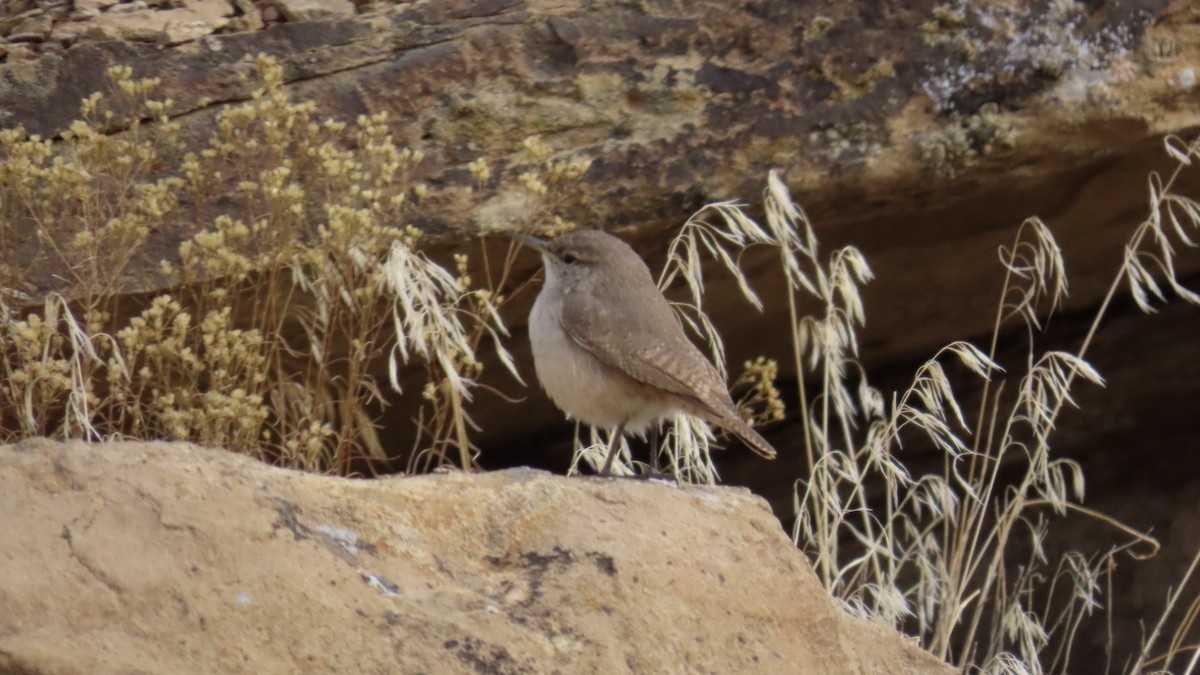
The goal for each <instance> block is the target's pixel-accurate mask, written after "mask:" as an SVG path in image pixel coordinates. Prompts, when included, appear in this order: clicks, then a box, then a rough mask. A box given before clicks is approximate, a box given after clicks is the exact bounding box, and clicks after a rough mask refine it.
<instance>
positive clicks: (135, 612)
mask: <svg viewBox="0 0 1200 675" xmlns="http://www.w3.org/2000/svg"><path fill="white" fill-rule="evenodd" d="M0 518H2V519H3V520H4V522H6V523H9V524H10V526H6V527H4V528H0V551H3V554H2V555H0V580H2V583H0V607H3V608H4V611H3V613H0V671H4V672H12V671H16V672H21V673H76V672H90V673H102V672H131V671H139V672H190V673H202V672H222V673H234V672H247V673H251V672H252V673H275V672H278V673H298V672H313V673H318V672H319V673H327V672H340V673H350V672H395V673H417V672H427V673H435V672H437V673H440V672H487V673H553V672H561V673H621V672H636V673H655V672H688V673H696V672H714V673H743V672H757V673H766V672H780V673H783V672H787V673H882V672H887V673H896V674H901V673H948V672H950V669H949V668H948V667H946V666H945V665H944V664H941V663H940V662H938V661H937V660H935V659H933V658H932V657H931V656H929V655H927V654H926V653H924V652H922V651H921V650H919V649H918V648H917V647H916V646H915V645H913V644H911V643H906V641H904V640H903V639H902V638H901V637H900V636H898V635H896V634H894V633H890V631H888V630H887V629H884V628H882V627H879V626H876V625H873V624H869V623H866V622H863V621H860V620H857V619H853V618H852V617H850V616H848V615H847V614H845V613H843V612H842V611H840V610H839V609H838V608H837V607H836V606H835V605H834V604H833V602H832V601H830V600H829V599H828V597H827V596H826V595H825V593H824V592H823V591H822V589H821V587H820V585H819V583H818V581H817V579H816V577H815V576H814V575H813V573H812V571H811V569H810V568H809V567H808V563H807V562H806V561H805V560H804V559H803V557H802V556H801V555H800V554H799V553H797V552H796V550H795V549H794V548H793V547H792V545H791V543H790V542H789V541H788V539H787V537H785V536H784V534H783V532H782V531H781V530H780V528H779V523H778V521H776V520H775V519H774V518H773V517H772V516H771V514H770V512H769V511H768V509H767V508H766V506H765V504H764V502H762V500H760V499H758V498H756V497H753V496H751V495H750V494H748V493H747V492H745V491H744V490H741V489H730V488H716V489H703V488H686V489H680V488H677V487H675V486H673V485H667V484H662V483H647V482H637V481H625V480H589V479H566V478H561V477H556V476H552V475H549V474H546V473H542V472H537V471H531V470H527V469H514V470H509V471H504V472H500V473H492V474H479V475H465V474H449V475H432V476H423V477H416V478H392V479H383V480H372V481H366V480H364V481H356V480H347V479H335V478H327V477H321V476H313V475H306V474H302V473H297V472H293V471H285V470H281V469H276V468H272V467H268V466H265V465H262V464H259V463H257V462H255V461H253V460H250V459H247V458H244V457H241V456H236V455H233V454H231V453H227V452H224V451H220V450H209V449H203V448H199V447H196V446H191V445H184V444H153V443H112V444H98V445H87V444H83V443H66V444H61V443H54V442H50V441H40V440H38V441H27V442H24V443H21V444H19V445H13V446H4V447H0Z"/></svg>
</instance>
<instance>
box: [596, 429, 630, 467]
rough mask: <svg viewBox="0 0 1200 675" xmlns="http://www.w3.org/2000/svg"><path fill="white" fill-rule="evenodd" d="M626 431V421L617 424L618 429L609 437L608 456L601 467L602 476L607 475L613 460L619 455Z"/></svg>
mask: <svg viewBox="0 0 1200 675" xmlns="http://www.w3.org/2000/svg"><path fill="white" fill-rule="evenodd" d="M623 433H625V423H624V422H621V423H620V424H618V425H617V430H616V431H615V432H613V435H612V436H609V437H608V457H605V458H604V468H603V469H600V475H601V476H607V475H608V472H609V470H611V469H612V463H613V460H614V459H616V457H617V448H618V447H620V445H621V434H623Z"/></svg>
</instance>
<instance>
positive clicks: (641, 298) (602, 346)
mask: <svg viewBox="0 0 1200 675" xmlns="http://www.w3.org/2000/svg"><path fill="white" fill-rule="evenodd" d="M513 237H514V238H516V239H517V240H518V241H521V242H523V243H525V244H527V245H529V246H531V247H533V248H535V249H537V250H538V251H539V252H541V254H542V262H543V264H544V265H545V268H546V281H545V284H544V285H543V286H542V292H541V293H540V294H539V295H538V297H537V301H535V302H534V303H533V311H532V312H531V313H530V315H529V340H530V342H531V343H532V345H533V363H534V369H535V370H536V371H537V376H538V380H540V381H541V383H542V387H543V388H544V389H545V390H546V393H548V394H549V395H550V399H551V400H553V401H554V404H555V405H557V406H558V407H559V408H560V409H561V410H562V411H563V412H565V413H567V415H568V416H570V417H573V418H575V419H578V420H580V421H581V422H584V423H586V424H589V425H591V426H594V427H602V428H605V429H613V428H615V429H616V431H615V432H614V433H613V435H612V437H611V439H610V447H609V450H608V457H607V458H606V459H605V460H604V468H603V469H601V470H600V473H601V474H602V475H606V474H608V473H609V470H610V469H611V468H612V463H613V458H614V457H615V455H616V449H617V446H618V444H619V439H620V438H621V435H622V433H624V432H625V431H631V432H636V433H641V432H644V431H645V430H646V429H647V428H651V429H652V430H653V431H657V429H658V424H659V423H660V422H661V421H662V420H663V419H664V418H665V417H668V416H669V415H671V414H673V413H676V412H684V413H687V414H689V415H696V416H699V417H703V418H704V419H706V420H708V421H709V422H712V423H714V424H717V425H719V426H722V427H724V428H725V429H727V430H729V431H731V432H733V433H734V434H737V435H738V436H739V437H741V439H742V440H743V441H745V442H746V443H747V444H748V445H749V446H750V448H751V449H753V450H754V451H755V452H757V453H758V454H760V455H762V456H763V457H766V458H767V459H774V458H775V449H774V448H772V447H771V444H770V443H767V441H766V440H765V439H764V438H763V437H762V436H760V435H759V434H758V432H756V431H755V430H754V429H752V428H750V425H749V424H746V422H745V421H743V420H742V418H741V417H740V416H739V415H738V412H737V408H736V407H735V406H734V404H733V399H731V398H730V397H729V391H728V389H726V386H725V382H724V380H723V379H722V378H721V375H720V374H719V373H718V372H717V369H716V368H715V367H713V365H712V363H710V362H709V360H708V359H707V358H705V357H704V355H703V354H702V353H700V350H699V349H697V348H696V346H695V345H694V344H692V342H691V341H690V340H688V338H687V336H686V335H685V334H684V332H683V326H682V325H681V324H680V322H679V319H678V318H677V317H676V316H675V313H674V311H673V310H672V309H671V306H670V305H669V304H668V303H667V300H666V298H664V297H663V295H662V293H661V292H660V291H659V290H658V287H657V286H656V285H655V284H654V280H653V279H652V278H651V276H650V270H649V268H647V267H646V263H644V262H642V259H641V258H640V257H638V254H637V253H636V252H634V250H633V249H632V248H630V246H629V245H628V244H626V243H625V242H623V241H621V240H620V239H617V238H616V237H614V236H612V235H610V234H606V233H604V232H601V231H600V230H580V231H577V232H572V233H570V234H565V235H563V236H561V237H558V238H557V239H554V240H552V241H543V240H541V239H537V238H535V237H530V236H528V235H522V234H514V235H513ZM651 458H652V464H654V465H655V466H657V463H658V448H656V447H655V448H651Z"/></svg>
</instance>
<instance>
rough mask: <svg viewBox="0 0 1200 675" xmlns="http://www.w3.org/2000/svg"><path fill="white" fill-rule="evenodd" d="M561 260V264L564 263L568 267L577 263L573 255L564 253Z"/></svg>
mask: <svg viewBox="0 0 1200 675" xmlns="http://www.w3.org/2000/svg"><path fill="white" fill-rule="evenodd" d="M562 259H563V262H565V263H566V264H568V265H574V264H575V263H577V262H579V258H577V257H575V254H574V253H566V254H564V255H563V258H562Z"/></svg>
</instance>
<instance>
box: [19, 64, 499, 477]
mask: <svg viewBox="0 0 1200 675" xmlns="http://www.w3.org/2000/svg"><path fill="white" fill-rule="evenodd" d="M253 65H254V71H255V73H256V75H255V76H256V77H257V87H256V88H255V89H254V91H253V93H252V95H251V96H250V97H249V99H248V100H247V101H245V102H243V103H240V104H236V105H230V106H228V107H227V108H225V109H224V110H222V111H221V113H219V115H218V117H217V119H216V123H215V129H214V132H213V134H212V135H211V137H210V138H209V139H208V140H207V142H206V143H205V144H204V145H203V146H202V147H199V148H193V149H191V150H190V151H188V149H187V148H184V147H183V144H182V143H181V142H180V140H179V126H178V123H177V122H176V120H174V119H173V118H172V117H171V110H172V102H171V101H169V100H153V99H152V98H151V97H152V95H153V92H154V91H155V90H156V88H157V86H158V82H157V80H155V79H153V78H149V79H141V80H138V79H135V78H134V76H133V72H132V71H131V70H130V69H128V68H115V69H111V70H110V71H109V76H110V78H111V80H112V82H113V84H114V87H113V90H114V91H116V92H117V93H116V99H114V100H113V101H110V100H108V99H106V97H105V96H103V95H101V94H94V95H92V96H89V97H88V98H86V99H85V100H84V101H83V103H82V118H81V119H80V120H78V121H76V122H75V123H73V124H72V125H71V126H70V128H69V130H68V131H67V132H66V133H64V134H63V140H62V142H61V143H55V142H52V141H51V140H50V139H45V138H41V137H38V136H31V135H28V134H26V133H25V132H24V131H23V130H22V129H19V128H17V129H6V130H0V251H3V252H4V255H3V256H0V258H2V259H0V381H2V384H0V442H4V441H7V440H13V439H15V438H20V437H23V436H28V435H35V434H36V435H58V436H64V437H80V436H83V437H89V438H95V437H102V436H106V435H114V434H116V435H121V436H123V437H135V438H169V439H181V440H184V439H186V440H192V441H196V442H200V443H204V444H208V445H219V446H222V447H227V448H233V449H237V450H240V451H242V452H246V453H249V454H253V455H257V456H261V457H268V458H270V459H271V460H272V461H277V462H281V463H285V464H289V465H292V466H297V467H303V468H306V469H311V470H317V471H334V472H340V473H345V472H347V471H349V470H350V464H351V462H352V461H354V460H355V459H356V458H359V457H368V456H369V457H375V458H385V457H386V456H387V452H385V450H384V449H383V448H382V447H381V446H380V443H379V441H378V439H377V438H376V437H375V431H374V425H375V421H374V419H375V418H374V416H373V415H374V414H376V413H368V412H366V410H365V408H364V407H365V406H366V405H367V404H369V403H372V402H376V401H380V400H381V397H382V394H381V392H380V391H379V387H378V386H377V384H376V383H375V381H374V379H373V377H372V375H371V373H372V372H374V371H375V368H376V365H375V364H378V363H379V362H380V361H381V360H383V357H384V356H386V355H387V353H388V351H389V350H390V348H391V347H390V345H392V344H394V343H395V341H396V340H397V336H395V335H393V334H391V333H390V329H391V328H392V327H393V325H395V326H396V327H397V328H399V329H401V330H403V329H404V328H405V327H404V326H403V325H402V324H401V323H398V322H397V323H394V322H393V321H392V320H391V319H392V308H391V307H390V304H391V303H394V302H396V299H395V298H396V295H395V289H392V288H391V287H389V285H388V276H387V270H388V265H387V264H385V263H386V261H387V259H388V258H389V257H390V256H392V255H393V251H394V250H395V249H396V248H400V249H403V250H406V251H412V250H413V247H415V246H416V245H417V243H418V242H419V241H420V239H421V236H422V233H421V231H420V230H419V229H417V228H415V227H413V226H412V225H408V224H405V222H404V219H405V218H406V217H407V211H408V209H409V208H411V207H412V206H413V205H414V204H417V203H419V202H420V200H421V198H423V197H424V196H425V195H426V188H425V186H424V185H422V184H417V183H414V182H412V181H411V174H412V171H413V169H414V168H415V167H416V166H417V165H418V164H420V162H421V161H422V159H423V155H422V152H421V151H419V150H412V149H408V148H403V147H400V146H398V145H397V144H396V143H395V141H394V138H393V136H392V134H391V131H390V129H389V126H388V122H389V120H388V117H387V115H386V114H377V115H372V116H362V117H360V118H359V119H357V120H355V121H354V123H353V124H347V123H345V122H342V121H338V120H322V119H319V118H318V117H317V114H316V108H315V105H314V104H312V103H311V102H293V101H291V100H290V99H289V97H288V95H287V93H286V90H285V88H284V86H283V85H284V78H283V69H282V68H281V67H280V66H279V64H277V63H276V62H275V61H274V60H272V59H270V58H266V57H260V58H259V59H257V61H255V62H254V63H253ZM247 77H250V75H247ZM110 104H113V106H110ZM114 106H115V108H117V109H120V110H123V111H124V112H123V113H120V114H114V112H113V110H112V109H110V107H114ZM130 111H132V112H130ZM147 120H149V122H150V123H147V122H146V121H147ZM120 126H123V127H124V130H123V131H121V132H120V133H115V134H114V133H111V130H112V129H113V128H114V127H120ZM181 205H186V206H182V207H181ZM181 220H182V221H186V222H194V223H198V224H199V229H198V230H197V231H195V232H194V233H193V234H191V235H190V236H189V237H188V238H187V239H186V240H185V241H183V242H182V243H181V245H180V247H179V250H178V259H177V260H161V261H156V263H155V264H154V265H153V267H152V268H151V269H152V270H156V271H158V272H160V273H161V274H162V275H163V276H164V277H165V279H166V281H167V283H168V284H170V285H175V286H176V290H175V291H173V292H172V293H171V294H170V295H160V296H159V297H157V298H155V299H153V300H152V301H150V302H149V303H148V305H147V306H144V307H142V308H140V309H135V310H134V312H133V314H132V316H130V313H129V311H128V309H124V310H122V311H115V310H116V309H117V306H118V302H119V300H120V298H121V293H122V292H124V291H125V290H127V289H125V288H123V286H122V284H124V283H126V279H127V278H128V277H127V270H128V268H129V265H130V264H131V263H133V262H134V261H135V259H136V258H137V256H140V255H142V254H143V253H145V252H146V244H147V241H148V237H149V236H150V233H151V232H152V231H154V230H156V229H160V228H167V229H172V230H175V231H178V229H179V225H178V223H179V222H180V221H181ZM25 232H28V233H31V234H32V235H33V236H34V239H32V240H31V239H29V237H28V236H26V235H24V234H23V233H25ZM18 246H20V247H23V248H20V249H19V250H20V251H21V255H22V256H23V257H21V258H19V257H18V256H16V255H9V254H8V252H10V251H16V250H18ZM18 261H20V262H21V264H18ZM46 261H50V262H53V263H55V264H54V265H52V266H47V265H45V264H43V263H44V262H46ZM466 264H467V263H466V260H465V258H464V259H462V260H460V261H456V265H457V270H458V274H457V276H454V275H451V274H450V273H448V272H446V271H445V270H442V269H441V268H439V267H436V266H434V265H432V264H430V265H428V266H426V267H422V268H419V269H418V270H417V271H418V273H419V274H421V275H435V276H436V275H438V274H444V275H445V277H446V279H447V280H448V281H447V283H448V285H446V286H445V287H444V292H436V293H433V294H432V295H427V296H426V297H425V298H424V300H423V301H422V302H428V303H429V306H430V307H431V308H433V311H434V313H435V315H438V316H445V317H450V316H452V317H454V320H453V322H450V323H446V324H444V325H447V326H463V325H464V324H461V323H460V321H466V322H467V324H465V325H473V323H472V322H475V321H487V320H489V319H488V318H476V317H473V316H472V314H471V307H472V306H473V302H474V301H471V302H467V301H465V300H464V298H466V297H469V296H470V295H471V293H472V291H471V289H470V284H471V277H470V275H469V274H468V273H467V272H466ZM47 267H54V268H55V269H62V270H65V271H63V272H62V273H61V274H62V275H63V276H65V277H66V281H67V283H68V284H69V288H68V289H67V292H68V297H70V298H71V300H70V302H67V301H64V300H62V299H61V298H58V299H56V300H54V301H53V302H51V301H50V300H47V302H46V311H44V312H42V314H41V316H39V315H37V314H31V315H29V316H28V317H27V318H26V319H25V320H17V319H16V317H15V316H14V315H13V313H12V311H11V310H10V306H9V305H8V304H6V303H8V302H10V298H13V297H18V296H19V294H18V293H17V291H15V290H12V291H10V290H8V289H15V288H18V287H19V285H20V284H24V283H26V280H28V279H29V278H30V272H31V270H36V269H42V268H47ZM418 281H419V279H418ZM439 283H440V282H439ZM418 285H419V284H418ZM430 288H432V287H430ZM485 301H486V299H485ZM121 302H129V301H121ZM459 303H461V305H460V304H459ZM76 315H78V316H83V317H84V321H83V322H82V324H81V323H80V322H78V321H76V320H75V318H74V317H75V316H76ZM114 317H116V318H114ZM122 317H124V318H122ZM496 320H498V317H496ZM423 325H424V324H421V325H417V326H416V329H417V330H418V332H419V333H421V335H419V336H418V337H412V336H404V335H401V336H400V339H402V340H406V341H408V340H417V341H418V342H419V343H420V344H423V345H426V347H423V349H425V353H423V354H422V358H423V359H424V360H425V361H426V363H427V364H431V363H443V364H447V365H448V366H449V367H450V368H451V371H450V374H440V373H434V372H433V371H432V370H431V371H430V373H431V375H430V382H433V383H435V384H437V383H440V384H437V386H439V387H445V386H454V387H457V386H459V385H463V384H465V385H469V384H470V383H471V382H472V378H474V377H477V376H478V374H479V373H480V371H481V368H482V366H481V365H480V364H479V362H478V360H477V359H476V358H475V356H474V353H473V349H474V346H475V344H477V341H475V342H472V341H469V340H467V339H465V338H462V337H460V338H455V339H453V340H448V339H435V338H436V335H425V334H423V331H425V330H427V329H426V328H424V327H422V326H423ZM429 329H434V330H441V329H435V328H434V326H433V325H429ZM458 330H461V331H465V330H466V329H465V328H459V329H458ZM485 332H486V331H485ZM464 335H465V333H464ZM414 344H415V343H414ZM456 392H457V393H455V395H454V396H453V397H451V396H446V397H442V399H440V400H439V401H438V402H437V403H438V405H441V406H443V411H444V410H448V409H449V408H448V407H447V406H450V405H451V403H449V400H450V399H451V398H453V399H454V400H455V401H457V403H455V404H454V405H457V406H459V407H458V408H455V410H457V411H458V412H454V413H453V415H461V402H462V401H463V400H465V399H466V398H469V396H467V395H465V394H464V393H463V392H462V391H457V390H456ZM437 414H443V413H437ZM453 415H452V416H453ZM459 420H460V421H461V416H460V417H459ZM451 426H453V425H448V426H447V427H446V428H450V427H451ZM459 426H460V427H461V425H459ZM429 440H430V442H431V443H432V444H433V445H435V446H441V447H444V445H445V441H444V437H434V438H430V439H429ZM462 443H463V444H464V445H466V444H468V443H467V442H466V441H463V442H462Z"/></svg>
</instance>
